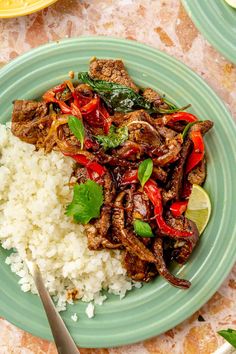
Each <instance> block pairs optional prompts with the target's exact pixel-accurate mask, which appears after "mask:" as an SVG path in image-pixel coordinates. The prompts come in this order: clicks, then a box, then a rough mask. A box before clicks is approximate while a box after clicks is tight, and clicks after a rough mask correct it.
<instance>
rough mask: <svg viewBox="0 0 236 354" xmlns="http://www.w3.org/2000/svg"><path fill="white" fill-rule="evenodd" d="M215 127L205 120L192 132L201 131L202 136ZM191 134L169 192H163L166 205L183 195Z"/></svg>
mask: <svg viewBox="0 0 236 354" xmlns="http://www.w3.org/2000/svg"><path fill="white" fill-rule="evenodd" d="M212 127H213V122H211V121H210V120H205V121H203V122H198V123H196V124H194V125H193V126H192V127H191V128H190V130H189V133H190V132H191V131H195V130H200V131H201V133H202V135H204V134H206V133H207V132H208V131H209V130H210V129H211V128H212ZM189 133H188V135H187V138H186V139H185V142H184V144H183V147H182V150H181V152H180V159H179V161H178V163H177V165H176V167H175V169H174V172H173V174H172V177H171V180H170V183H169V185H170V187H169V189H168V190H167V191H163V193H162V197H163V201H164V203H167V202H168V201H170V200H173V199H177V200H178V199H179V198H180V194H181V188H182V182H183V174H184V166H185V163H186V160H187V157H188V155H189V153H190V150H191V145H192V142H191V140H190V138H189Z"/></svg>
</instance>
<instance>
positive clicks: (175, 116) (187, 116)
mask: <svg viewBox="0 0 236 354" xmlns="http://www.w3.org/2000/svg"><path fill="white" fill-rule="evenodd" d="M197 120H198V118H197V117H196V116H194V115H193V114H191V113H188V112H176V113H172V114H168V115H165V116H164V117H162V118H158V119H156V122H157V123H160V124H165V125H168V123H175V122H179V121H182V122H186V123H192V122H196V121H197Z"/></svg>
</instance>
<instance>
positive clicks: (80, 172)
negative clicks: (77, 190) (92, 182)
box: [72, 166, 88, 183]
mask: <svg viewBox="0 0 236 354" xmlns="http://www.w3.org/2000/svg"><path fill="white" fill-rule="evenodd" d="M72 177H75V178H76V180H77V182H78V183H85V182H86V181H87V180H88V172H87V169H86V168H85V167H80V166H76V167H75V168H74V170H73V172H72Z"/></svg>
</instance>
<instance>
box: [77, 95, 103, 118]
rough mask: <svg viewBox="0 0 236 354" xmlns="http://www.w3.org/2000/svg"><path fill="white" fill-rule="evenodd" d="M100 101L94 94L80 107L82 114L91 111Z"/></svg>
mask: <svg viewBox="0 0 236 354" xmlns="http://www.w3.org/2000/svg"><path fill="white" fill-rule="evenodd" d="M99 102H100V99H99V97H98V96H95V97H94V98H92V99H91V101H90V102H89V103H87V104H86V105H85V106H83V107H81V113H82V114H89V113H91V112H93V111H94V110H95V109H96V108H97V107H98V104H99Z"/></svg>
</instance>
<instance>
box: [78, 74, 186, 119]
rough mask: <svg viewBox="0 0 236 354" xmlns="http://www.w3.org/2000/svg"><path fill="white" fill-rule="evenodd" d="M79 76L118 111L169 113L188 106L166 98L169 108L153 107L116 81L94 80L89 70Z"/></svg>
mask: <svg viewBox="0 0 236 354" xmlns="http://www.w3.org/2000/svg"><path fill="white" fill-rule="evenodd" d="M78 78H79V80H80V81H82V82H83V83H85V84H87V85H89V86H90V87H91V88H92V89H93V91H95V92H96V93H97V94H98V95H99V96H100V97H101V98H102V99H103V100H104V102H105V103H106V104H107V106H108V107H110V108H111V109H113V110H114V111H116V112H124V113H127V112H131V111H134V110H136V109H141V108H142V109H145V110H146V111H147V112H149V113H161V114H168V113H174V112H178V111H180V110H181V111H183V110H184V109H186V108H188V107H189V105H188V106H186V107H181V108H178V107H176V106H175V105H174V104H173V103H170V102H169V101H167V100H166V99H164V101H165V102H166V103H167V104H168V106H169V109H163V108H157V107H153V104H152V103H151V102H149V101H147V100H145V98H144V97H143V96H142V95H140V94H139V93H137V92H135V91H134V90H133V89H131V88H130V87H127V86H123V85H120V84H117V83H114V82H109V81H104V80H93V79H92V78H91V77H90V76H89V74H88V73H87V72H80V73H79V74H78Z"/></svg>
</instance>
